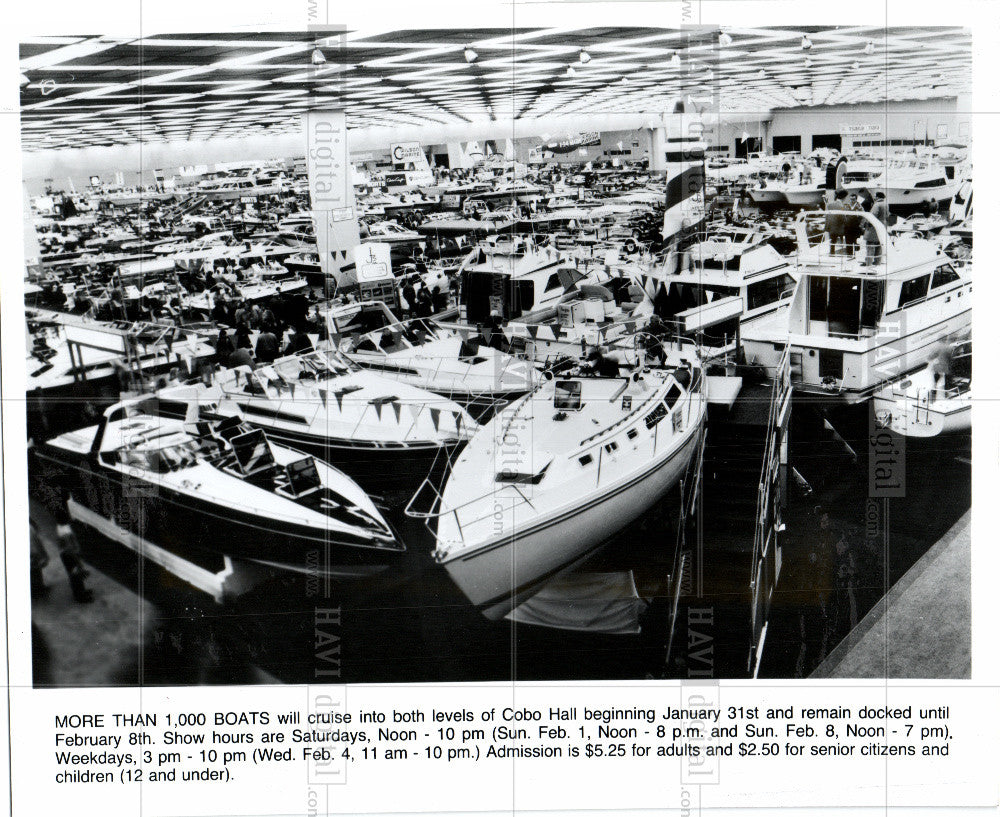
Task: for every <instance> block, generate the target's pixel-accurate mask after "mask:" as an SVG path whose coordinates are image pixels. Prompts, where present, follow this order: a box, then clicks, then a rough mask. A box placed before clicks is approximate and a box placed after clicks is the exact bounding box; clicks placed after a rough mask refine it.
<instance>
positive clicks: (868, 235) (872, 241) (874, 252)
mask: <svg viewBox="0 0 1000 817" xmlns="http://www.w3.org/2000/svg"><path fill="white" fill-rule="evenodd" d="M870 212H871V214H872V216H873V217H874V218H876V219H878V220H879V221H880V222H882V226H883V227H885V226H887V225H888V223H889V208H888V207H886V204H885V193H883V192H882V191H879V192H878V193H876V194H875V201H874V203H873V204H872V209H871V211H870ZM865 250H866V255H867V256H868V258H867V262H868V263H869V264H873V265H874V264H880V263H881V262H882V243H881V241H879V237H878V232H877V231H876V228H875V225H874V224H872V223H871V222H870V221H866V222H865Z"/></svg>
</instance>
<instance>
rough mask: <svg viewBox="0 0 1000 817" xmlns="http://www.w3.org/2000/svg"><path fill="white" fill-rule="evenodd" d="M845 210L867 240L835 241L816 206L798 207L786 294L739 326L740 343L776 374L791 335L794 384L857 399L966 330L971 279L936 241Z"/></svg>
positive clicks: (750, 357)
mask: <svg viewBox="0 0 1000 817" xmlns="http://www.w3.org/2000/svg"><path fill="white" fill-rule="evenodd" d="M839 215H843V214H842V213H839ZM847 217H848V218H858V219H863V220H864V222H865V226H866V227H867V228H868V231H869V232H868V234H869V235H874V236H875V238H874V240H873V241H872V244H871V245H870V246H863V247H861V248H859V249H857V250H855V248H850V247H847V248H845V247H831V246H830V241H829V237H828V236H826V234H825V233H824V232H823V227H824V215H823V214H822V213H819V214H813V213H803V214H802V215H801V216H800V217H799V220H798V222H797V225H796V226H797V228H798V232H799V252H798V254H797V256H796V259H795V260H796V265H795V267H796V270H797V272H798V273H799V274H800V275H801V278H800V279H799V282H798V284H797V285H796V288H795V293H794V295H793V296H792V299H791V304H790V306H789V308H788V310H787V311H782V312H780V313H776V314H775V316H774V317H773V318H772V319H771V320H768V321H764V322H760V323H758V324H756V325H754V326H752V327H747V328H745V329H744V332H743V343H744V348H745V349H746V354H747V358H748V360H749V361H750V362H755V363H758V364H760V365H762V366H764V368H765V369H767V370H768V372H769V374H772V375H773V373H774V370H775V366H776V365H777V363H778V361H779V359H780V357H781V354H782V351H783V349H784V347H785V344H786V343H788V344H790V347H791V369H792V374H791V377H792V384H793V386H794V388H796V389H797V390H799V391H801V392H811V393H815V394H825V395H829V396H833V397H836V398H837V399H840V400H843V401H846V402H852V403H853V402H857V401H859V400H863V399H867V398H868V397H870V396H871V394H872V393H873V392H874V391H877V390H878V389H881V388H882V387H883V386H884V385H885V384H886V383H887V382H891V381H893V380H897V379H899V378H901V377H903V376H904V375H906V374H907V373H909V372H912V371H914V370H916V369H918V368H920V367H921V366H923V365H925V364H926V363H927V362H928V361H929V360H930V359H931V357H932V355H933V354H934V349H935V347H936V345H937V344H938V342H939V341H940V340H941V338H945V337H950V336H961V335H962V334H963V333H965V332H967V331H968V330H969V327H970V325H971V317H972V297H971V293H972V283H971V280H970V278H969V268H968V267H965V268H961V269H956V268H955V266H954V265H953V264H952V261H951V259H950V258H949V257H948V256H947V255H945V254H944V253H943V252H942V251H941V250H940V249H939V247H938V246H937V245H936V244H934V243H933V242H931V241H929V240H927V239H924V238H918V237H911V236H906V237H899V238H896V239H891V238H890V236H889V235H888V233H887V231H886V228H885V226H884V225H883V224H882V223H881V222H880V221H878V220H877V219H875V218H874V217H872V215H871V214H870V213H866V212H854V213H850V214H848V215H847Z"/></svg>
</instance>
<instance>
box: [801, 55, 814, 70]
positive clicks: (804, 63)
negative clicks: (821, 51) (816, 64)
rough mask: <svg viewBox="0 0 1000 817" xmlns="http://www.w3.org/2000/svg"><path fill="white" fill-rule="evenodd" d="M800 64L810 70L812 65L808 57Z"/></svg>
mask: <svg viewBox="0 0 1000 817" xmlns="http://www.w3.org/2000/svg"><path fill="white" fill-rule="evenodd" d="M802 64H803V65H804V66H805V67H806V68H812V64H813V61H812V60H811V59H809V57H806V58H805V59H804V60H803V61H802Z"/></svg>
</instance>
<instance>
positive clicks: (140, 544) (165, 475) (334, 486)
mask: <svg viewBox="0 0 1000 817" xmlns="http://www.w3.org/2000/svg"><path fill="white" fill-rule="evenodd" d="M37 467H38V468H39V469H40V471H41V473H40V474H39V475H38V476H39V477H40V478H42V479H45V480H47V481H48V482H49V483H50V484H55V485H60V486H64V488H65V492H66V493H68V497H64V499H66V507H67V510H68V511H69V514H70V516H71V517H72V518H73V519H74V520H76V521H77V522H79V523H82V524H83V525H86V526H88V527H90V528H92V529H94V530H96V531H97V532H99V533H100V534H102V535H104V536H106V537H108V538H110V539H112V540H113V541H117V542H119V543H121V544H123V545H125V546H126V547H129V548H131V549H133V550H136V551H137V552H138V553H139V554H141V555H143V556H147V557H150V558H153V560H154V561H158V562H159V563H160V564H162V565H163V566H165V567H167V568H168V569H175V570H177V569H181V568H183V570H182V572H180V573H179V575H182V576H183V577H191V576H203V575H204V574H205V573H206V572H207V573H210V574H213V575H218V574H221V573H224V572H226V571H227V570H231V569H232V567H233V565H235V564H238V563H249V564H250V565H251V566H256V567H257V568H267V569H271V570H275V571H278V572H292V573H300V574H306V575H312V576H316V575H318V576H319V577H321V578H329V579H359V578H364V577H367V576H371V575H374V574H376V573H378V572H380V571H382V570H385V569H386V568H388V567H390V566H392V565H394V564H396V563H397V561H398V559H399V557H400V555H401V554H402V553H403V551H404V550H405V547H404V546H403V544H402V543H401V542H400V541H399V540H398V539H397V538H396V536H395V534H394V533H393V532H392V529H391V528H390V527H389V525H388V523H387V522H386V521H385V519H384V518H383V517H382V515H381V513H380V512H379V510H378V509H377V508H376V507H375V504H374V503H373V502H372V500H371V499H369V497H368V496H367V495H366V494H365V492H364V491H362V490H361V488H360V487H358V485H357V484H356V483H355V482H353V481H352V480H351V479H350V478H348V477H347V476H346V475H344V474H343V473H341V472H340V471H338V470H336V469H335V468H332V467H331V466H329V465H327V464H326V463H324V462H322V461H320V460H317V459H316V458H314V457H311V456H306V455H304V454H302V453H299V452H297V451H293V450H292V449H290V448H284V447H281V446H277V445H274V444H272V443H271V442H270V441H269V440H268V439H267V436H266V435H265V433H264V432H263V431H261V430H260V429H255V428H253V427H251V426H250V425H248V424H246V423H244V422H243V421H242V420H241V419H240V418H239V417H225V418H219V417H213V416H211V415H209V416H205V415H202V414H201V413H200V412H199V410H198V407H197V405H196V404H192V405H191V406H190V410H189V411H188V413H187V415H186V416H185V418H184V419H173V418H169V417H163V416H162V415H161V414H160V413H159V411H158V408H157V400H156V398H155V397H148V396H147V397H144V398H140V399H136V400H128V401H123V402H120V403H117V404H115V405H113V406H111V407H110V408H108V409H107V410H106V411H105V412H104V414H103V416H102V417H101V420H100V422H99V423H98V424H97V425H93V426H89V427H87V428H81V429H79V430H76V431H71V432H67V433H65V434H62V435H60V436H58V437H56V438H54V439H50V440H48V441H47V442H46V443H44V444H42V445H40V446H39V447H38V450H37ZM199 571H200V572H199Z"/></svg>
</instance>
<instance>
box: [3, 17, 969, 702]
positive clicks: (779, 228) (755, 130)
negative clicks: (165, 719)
mask: <svg viewBox="0 0 1000 817" xmlns="http://www.w3.org/2000/svg"><path fill="white" fill-rule="evenodd" d="M20 69H21V78H20V121H21V145H22V151H23V155H22V167H23V180H22V181H23V192H24V249H25V252H24V257H25V262H26V269H25V274H24V318H25V342H26V369H25V376H26V386H25V389H26V393H25V398H26V399H25V402H24V405H25V415H26V416H25V420H26V431H25V433H26V440H27V449H28V456H27V463H28V466H27V467H28V490H29V497H28V506H29V512H30V522H31V537H30V547H31V552H30V583H31V616H32V650H33V651H32V655H33V667H34V684H35V686H37V687H48V686H56V687H66V686H116V685H120V686H135V685H185V684H191V685H195V684H232V683H272V684H273V683H303V682H310V681H315V679H316V678H327V679H337V680H338V681H340V682H345V683H378V682H417V681H438V682H441V681H447V682H456V681H499V680H512V679H517V680H605V679H615V680H622V679H677V678H753V677H760V678H808V677H812V678H866V677H878V678H885V677H892V678H900V677H918V678H966V677H969V674H970V669H971V657H970V652H971V651H970V641H971V638H970V600H969V597H970V574H969V562H970V555H969V548H970V536H969V528H970V525H969V519H970V503H971V492H970V485H971V474H970V472H971V415H972V410H971V406H972V382H971V377H972V341H971V316H972V245H973V241H972V163H971V156H972V115H971V85H972V82H971V70H972V57H971V36H970V33H969V32H968V31H967V30H964V29H960V28H952V27H889V28H885V27H845V26H841V27H836V28H822V27H807V28H794V29H793V28H738V27H721V28H720V27H718V26H715V27H703V28H702V27H697V28H687V29H683V30H681V29H674V28H652V27H624V26H621V27H587V28H584V27H580V28H574V27H573V26H572V25H569V26H567V27H560V28H558V29H555V28H544V27H525V28H516V29H511V28H495V29H492V28H475V29H461V28H434V29H427V30H422V29H400V30H391V29H390V30H379V31H377V32H371V31H365V30H360V29H359V30H351V29H348V30H345V31H338V32H334V33H323V32H317V31H284V32H275V31H267V32H260V33H253V32H249V31H242V32H240V33H232V32H229V33H224V32H220V33H217V34H206V33H196V34H191V33H184V32H183V31H181V32H176V31H174V32H163V33H160V34H154V33H145V34H144V35H143V36H142V37H141V38H139V39H136V38H123V37H115V36H99V35H93V34H90V35H79V36H40V37H36V38H23V41H22V42H21V45H20ZM320 636H322V637H320ZM324 645H325V646H324ZM930 645H933V648H931V647H930Z"/></svg>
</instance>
